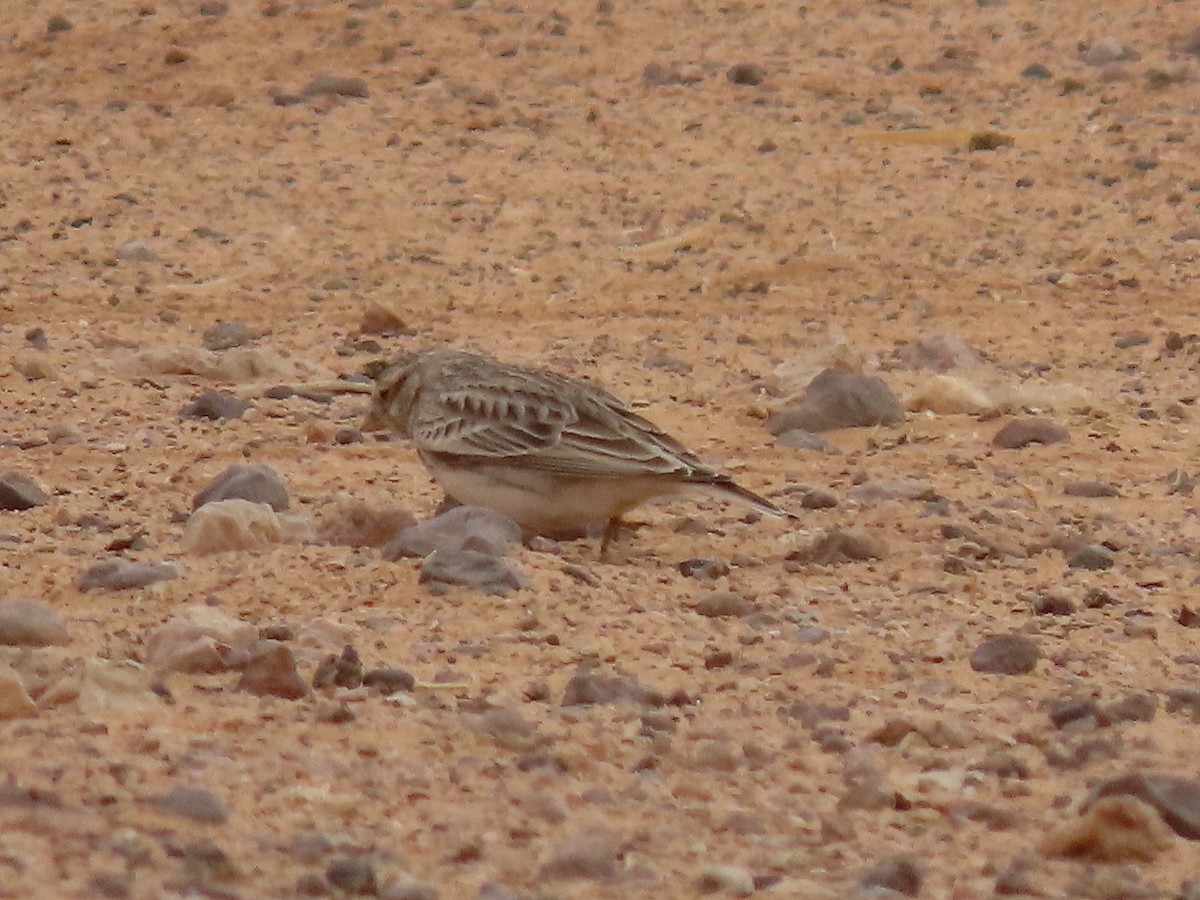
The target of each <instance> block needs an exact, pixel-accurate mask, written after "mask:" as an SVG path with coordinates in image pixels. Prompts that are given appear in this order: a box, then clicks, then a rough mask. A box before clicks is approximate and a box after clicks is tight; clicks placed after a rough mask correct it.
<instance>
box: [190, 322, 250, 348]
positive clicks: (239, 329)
mask: <svg viewBox="0 0 1200 900" xmlns="http://www.w3.org/2000/svg"><path fill="white" fill-rule="evenodd" d="M253 339H254V336H253V335H252V334H251V333H250V329H249V328H247V327H246V323H245V322H218V323H217V324H216V325H213V326H211V327H209V328H206V329H205V330H204V335H203V337H202V338H201V343H202V344H203V346H204V349H205V350H229V349H230V348H232V347H241V346H242V345H243V344H248V343H250V341H252V340H253Z"/></svg>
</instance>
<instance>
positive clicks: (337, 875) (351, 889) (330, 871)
mask: <svg viewBox="0 0 1200 900" xmlns="http://www.w3.org/2000/svg"><path fill="white" fill-rule="evenodd" d="M325 879H326V880H327V881H328V882H329V883H330V884H331V885H333V886H334V887H335V888H337V889H338V890H339V891H342V892H344V893H346V894H349V895H350V896H352V897H374V896H376V895H377V894H378V892H379V887H378V884H377V882H376V879H375V867H374V866H373V865H371V863H370V861H369V860H366V859H363V858H362V857H361V856H339V857H336V858H335V859H332V860H330V862H329V866H328V868H326V869H325Z"/></svg>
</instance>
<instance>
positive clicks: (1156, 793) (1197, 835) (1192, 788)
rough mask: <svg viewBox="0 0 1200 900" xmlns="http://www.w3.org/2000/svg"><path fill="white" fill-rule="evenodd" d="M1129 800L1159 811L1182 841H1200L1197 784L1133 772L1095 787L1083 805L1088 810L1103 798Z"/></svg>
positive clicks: (1199, 790)
mask: <svg viewBox="0 0 1200 900" xmlns="http://www.w3.org/2000/svg"><path fill="white" fill-rule="evenodd" d="M1116 796H1130V797H1136V798H1137V799H1138V800H1140V801H1142V802H1143V803H1145V804H1147V805H1148V806H1150V807H1151V808H1153V809H1155V810H1157V811H1158V814H1159V815H1160V816H1161V817H1162V820H1163V821H1164V822H1165V823H1166V824H1167V826H1168V827H1169V828H1170V829H1171V830H1172V831H1174V832H1175V833H1176V834H1177V835H1179V836H1180V837H1181V838H1186V839H1187V840H1189V841H1197V840H1200V781H1197V780H1195V779H1191V778H1183V777H1181V776H1178V775H1171V774H1168V773H1165V772H1134V773H1131V774H1128V775H1122V776H1120V777H1118V778H1112V779H1110V780H1108V781H1105V782H1103V783H1102V784H1100V785H1098V786H1097V787H1096V788H1095V789H1094V790H1093V791H1092V793H1091V794H1090V795H1089V797H1088V799H1087V800H1086V801H1085V802H1084V804H1083V809H1084V810H1087V809H1089V808H1090V807H1091V806H1092V805H1094V804H1095V802H1096V801H1098V800H1100V799H1101V798H1103V797H1116Z"/></svg>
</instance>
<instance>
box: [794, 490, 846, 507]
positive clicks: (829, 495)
mask: <svg viewBox="0 0 1200 900" xmlns="http://www.w3.org/2000/svg"><path fill="white" fill-rule="evenodd" d="M837 505H838V498H837V495H836V494H834V493H833V491H827V490H824V489H823V488H807V489H806V490H805V491H804V492H803V494H802V495H801V498H800V507H801V509H836V508H837Z"/></svg>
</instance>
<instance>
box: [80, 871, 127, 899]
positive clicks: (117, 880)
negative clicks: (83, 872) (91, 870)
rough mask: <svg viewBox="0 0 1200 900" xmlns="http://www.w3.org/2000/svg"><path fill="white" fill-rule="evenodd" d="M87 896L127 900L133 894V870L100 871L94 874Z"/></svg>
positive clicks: (87, 889) (89, 883)
mask: <svg viewBox="0 0 1200 900" xmlns="http://www.w3.org/2000/svg"><path fill="white" fill-rule="evenodd" d="M86 893H87V896H90V897H105V898H107V900H125V898H126V897H132V896H133V873H132V872H100V873H98V874H96V875H93V876H92V878H91V880H90V881H88V885H87V888H86Z"/></svg>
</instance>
